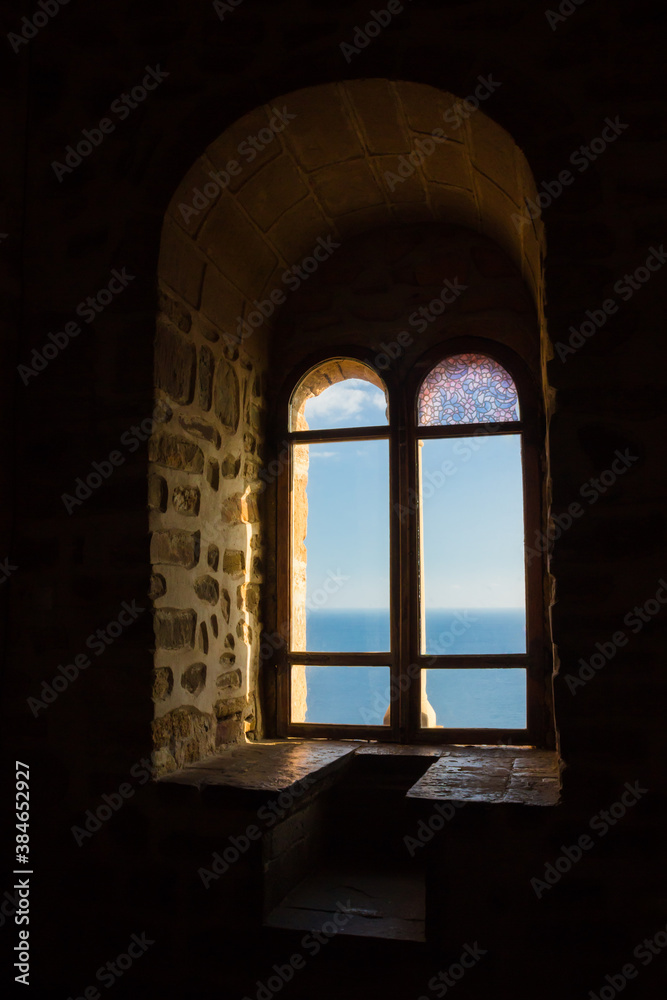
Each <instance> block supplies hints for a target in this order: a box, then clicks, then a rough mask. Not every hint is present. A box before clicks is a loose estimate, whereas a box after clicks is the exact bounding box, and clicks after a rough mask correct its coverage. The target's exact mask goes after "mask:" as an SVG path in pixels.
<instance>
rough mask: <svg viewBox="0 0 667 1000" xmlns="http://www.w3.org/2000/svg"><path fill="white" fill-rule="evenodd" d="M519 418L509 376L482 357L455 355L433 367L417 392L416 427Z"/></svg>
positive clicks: (496, 421) (515, 392) (512, 382)
mask: <svg viewBox="0 0 667 1000" xmlns="http://www.w3.org/2000/svg"><path fill="white" fill-rule="evenodd" d="M518 419H519V400H518V396H517V391H516V386H515V384H514V381H513V380H512V378H511V376H510V375H509V374H508V373H507V372H506V371H505V369H504V368H503V367H502V365H499V364H498V362H497V361H494V360H493V358H489V357H487V356H486V355H485V354H454V355H452V356H451V357H449V358H445V360H444V361H441V362H440V363H439V364H437V365H436V366H435V368H432V369H431V371H430V372H429V374H428V375H427V376H426V378H425V379H424V381H423V382H422V385H421V389H420V390H419V426H420V427H437V426H440V425H442V424H486V423H507V422H509V421H512V420H518Z"/></svg>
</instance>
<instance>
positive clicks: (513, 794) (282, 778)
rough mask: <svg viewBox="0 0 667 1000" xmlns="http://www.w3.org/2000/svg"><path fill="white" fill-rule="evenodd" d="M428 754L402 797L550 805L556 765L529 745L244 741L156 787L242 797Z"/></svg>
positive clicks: (550, 755) (556, 785)
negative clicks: (365, 763)
mask: <svg viewBox="0 0 667 1000" xmlns="http://www.w3.org/2000/svg"><path fill="white" fill-rule="evenodd" d="M357 754H358V755H360V756H369V755H370V756H379V757H396V756H404V757H431V758H435V760H434V762H433V764H431V766H430V767H429V768H428V770H427V771H426V772H425V774H424V775H422V777H421V778H420V779H419V781H417V782H416V783H415V784H414V785H413V786H412V788H410V790H409V791H408V792H407V797H408V798H410V799H417V800H431V801H433V800H436V801H459V802H481V803H498V804H522V805H538V806H554V805H557V804H558V801H559V796H560V761H559V757H558V754H557V753H556V752H555V751H551V750H536V749H534V748H530V747H525V748H524V747H496V746H488V747H479V746H469V747H458V746H457V747H446V746H431V745H426V744H419V745H413V746H402V745H400V744H396V743H363V742H358V741H345V740H339V741H337V740H291V739H290V740H267V741H265V742H257V743H243V744H238V745H235V746H233V747H230V748H229V749H228V750H224V751H223V752H222V753H219V754H216V755H215V756H211V757H207V758H205V759H204V760H200V761H196V762H194V763H192V764H187V765H186V766H185V767H183V768H181V769H180V770H178V771H172V772H171V773H170V774H167V775H165V776H164V777H162V778H159V779H158V783H159V784H161V785H165V784H176V785H185V786H190V787H194V788H197V789H198V790H199V791H202V789H205V788H216V789H219V790H220V789H223V788H230V789H238V790H242V791H246V792H272V793H279V792H289V791H290V790H293V789H294V788H295V787H296V786H297V785H298V784H299V783H300V782H302V781H303V780H304V779H305V778H310V779H314V780H315V781H317V782H319V781H321V780H322V779H324V778H328V777H330V776H331V774H332V773H333V772H335V771H337V770H339V769H340V768H342V767H344V766H345V765H346V764H349V763H350V762H351V760H352V758H353V757H354V756H356V755H357Z"/></svg>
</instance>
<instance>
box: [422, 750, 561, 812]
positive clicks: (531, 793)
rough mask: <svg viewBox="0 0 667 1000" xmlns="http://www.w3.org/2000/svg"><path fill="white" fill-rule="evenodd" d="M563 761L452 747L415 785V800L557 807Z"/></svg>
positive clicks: (533, 753) (546, 754)
mask: <svg viewBox="0 0 667 1000" xmlns="http://www.w3.org/2000/svg"><path fill="white" fill-rule="evenodd" d="M560 766H561V765H560V760H559V757H558V754H557V753H556V751H554V750H536V749H533V748H530V747H526V748H518V747H450V748H447V749H444V748H443V752H442V754H441V756H440V757H439V758H438V760H437V761H436V762H435V763H434V764H432V765H431V767H429V769H428V771H426V773H425V774H424V775H422V777H421V778H420V779H419V781H417V782H415V784H414V785H413V786H412V788H411V789H410V790H409V792H408V798H410V799H422V800H431V801H433V800H437V801H450V802H466V803H468V802H484V803H498V804H502V805H508V804H512V805H515V804H518V805H529V806H555V805H558V802H559V798H560Z"/></svg>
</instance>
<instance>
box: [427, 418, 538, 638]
mask: <svg viewBox="0 0 667 1000" xmlns="http://www.w3.org/2000/svg"><path fill="white" fill-rule="evenodd" d="M419 458H420V475H419V480H420V497H421V507H420V511H421V527H420V535H421V611H422V620H421V630H422V635H421V651H422V653H427V654H429V653H435V654H439V655H451V654H457V653H458V654H464V653H477V654H479V653H525V652H526V613H525V570H524V533H523V532H524V527H523V480H522V471H521V437H520V435H519V434H503V435H498V436H497V437H494V435H492V434H485V435H480V436H476V437H465V438H438V439H432V440H424V441H420V447H419Z"/></svg>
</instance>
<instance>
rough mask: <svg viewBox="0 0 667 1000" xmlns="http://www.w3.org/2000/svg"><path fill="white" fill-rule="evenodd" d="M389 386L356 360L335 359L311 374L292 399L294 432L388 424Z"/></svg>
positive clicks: (303, 381) (367, 366)
mask: <svg viewBox="0 0 667 1000" xmlns="http://www.w3.org/2000/svg"><path fill="white" fill-rule="evenodd" d="M388 413H389V409H388V400H387V390H386V388H385V384H384V382H383V381H382V379H381V378H380V376H379V375H378V374H377V372H375V371H373V369H372V368H371V367H370V366H369V365H366V364H364V363H363V362H362V361H357V360H356V359H354V358H332V359H330V360H329V361H324V362H322V363H321V364H319V365H317V366H316V367H315V368H311V369H310V371H309V372H307V373H306V374H305V375H304V376H303V378H302V379H301V381H300V382H299V384H298V385H297V387H296V389H295V390H294V392H293V393H292V398H291V400H290V413H289V425H290V431H308V430H311V431H313V430H318V431H320V430H332V429H337V428H348V427H376V426H382V425H385V426H386V425H387V424H388V423H389V418H388Z"/></svg>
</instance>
